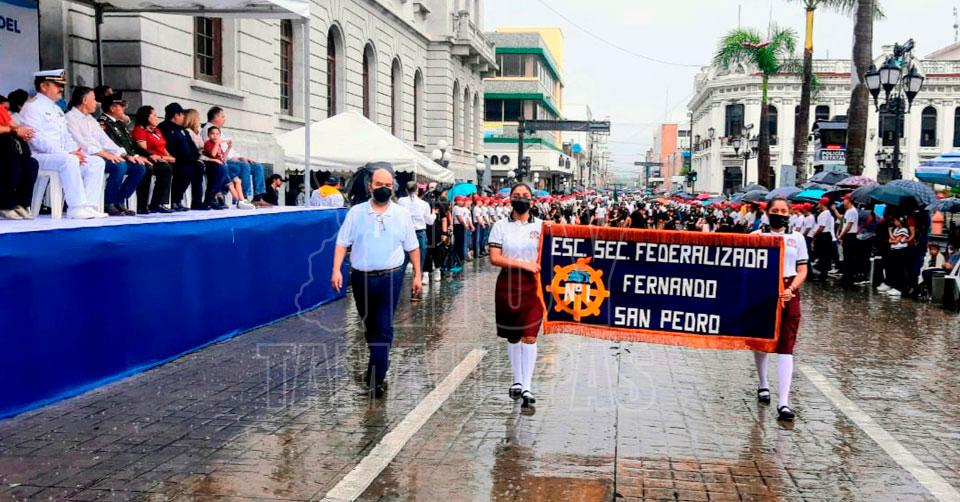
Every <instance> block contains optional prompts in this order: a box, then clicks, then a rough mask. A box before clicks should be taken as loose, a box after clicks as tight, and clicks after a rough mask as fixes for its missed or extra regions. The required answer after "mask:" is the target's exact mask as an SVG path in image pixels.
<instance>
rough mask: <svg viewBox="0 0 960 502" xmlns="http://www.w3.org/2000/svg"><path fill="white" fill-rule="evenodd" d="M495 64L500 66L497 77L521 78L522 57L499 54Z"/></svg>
mask: <svg viewBox="0 0 960 502" xmlns="http://www.w3.org/2000/svg"><path fill="white" fill-rule="evenodd" d="M497 64H498V65H499V66H500V70H498V71H497V76H498V77H522V76H523V56H522V55H520V54H500V55H498V56H497Z"/></svg>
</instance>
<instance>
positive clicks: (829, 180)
mask: <svg viewBox="0 0 960 502" xmlns="http://www.w3.org/2000/svg"><path fill="white" fill-rule="evenodd" d="M849 176H850V175H849V174H846V173H837V172H833V171H821V172H819V173H817V174H814V175H813V176H811V177H810V181H812V182H814V183H823V184H825V185H836V184H837V183H839V182H841V181H843V180H845V179H847V178H848V177H849Z"/></svg>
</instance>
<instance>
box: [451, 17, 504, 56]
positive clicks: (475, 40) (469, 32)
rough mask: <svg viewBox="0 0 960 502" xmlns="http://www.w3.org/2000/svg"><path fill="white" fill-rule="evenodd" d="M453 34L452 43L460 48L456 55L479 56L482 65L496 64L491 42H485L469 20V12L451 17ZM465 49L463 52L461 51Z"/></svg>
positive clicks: (478, 30)
mask: <svg viewBox="0 0 960 502" xmlns="http://www.w3.org/2000/svg"><path fill="white" fill-rule="evenodd" d="M451 19H452V22H453V29H452V30H451V31H452V33H453V36H452V42H453V45H454V46H455V47H458V48H460V49H461V50H460V52H461V53H459V54H457V55H462V56H479V57H480V60H481V62H482V63H486V64H488V65H491V66H495V65H496V64H497V55H496V52H495V50H494V45H493V42H491V41H489V40H487V38H486V37H485V36H484V35H483V32H482V31H480V29H479V28H477V26H476V25H475V24H473V21H472V20H471V19H470V12H469V11H465V10H462V11H460V12H458V13H455V14H453V15H452V18H451ZM464 48H465V49H466V51H464V50H463V49H464Z"/></svg>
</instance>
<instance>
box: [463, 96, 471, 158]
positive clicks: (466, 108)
mask: <svg viewBox="0 0 960 502" xmlns="http://www.w3.org/2000/svg"><path fill="white" fill-rule="evenodd" d="M472 134H473V108H472V107H471V106H470V88H469V87H467V88H466V89H465V90H464V91H463V148H464V149H468V148H470V147H471V146H472V145H473V139H472V138H473V136H471V135H472Z"/></svg>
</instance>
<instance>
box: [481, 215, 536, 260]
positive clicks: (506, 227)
mask: <svg viewBox="0 0 960 502" xmlns="http://www.w3.org/2000/svg"><path fill="white" fill-rule="evenodd" d="M542 228H543V220H540V219H538V218H534V217H532V216H531V217H530V219H529V220H527V223H521V222H520V221H519V220H500V221H498V222H497V224H496V225H494V226H493V229H492V230H490V247H495V248H500V249H501V251H502V252H503V256H504V257H505V258H509V259H511V260H522V261H537V254H538V253H539V251H540V230H541V229H542Z"/></svg>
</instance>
